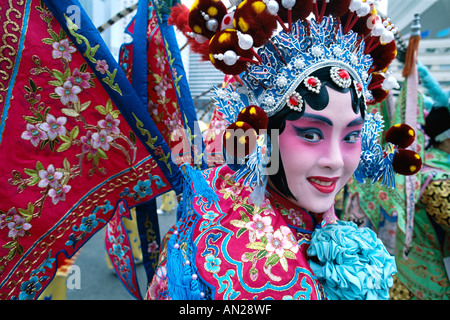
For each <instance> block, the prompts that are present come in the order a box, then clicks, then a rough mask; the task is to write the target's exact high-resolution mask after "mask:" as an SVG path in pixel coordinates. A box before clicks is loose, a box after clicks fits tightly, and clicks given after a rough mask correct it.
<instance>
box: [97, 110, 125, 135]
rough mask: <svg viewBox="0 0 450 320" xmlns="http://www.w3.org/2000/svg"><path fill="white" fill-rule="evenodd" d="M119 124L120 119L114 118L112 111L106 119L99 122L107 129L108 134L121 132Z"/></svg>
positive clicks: (101, 126)
mask: <svg viewBox="0 0 450 320" xmlns="http://www.w3.org/2000/svg"><path fill="white" fill-rule="evenodd" d="M119 124H120V120H117V119H114V118H113V117H112V115H111V114H110V113H108V115H107V116H106V118H105V119H104V120H100V121H99V122H98V125H99V126H100V128H102V129H105V130H106V133H108V134H110V133H114V134H120V130H119Z"/></svg>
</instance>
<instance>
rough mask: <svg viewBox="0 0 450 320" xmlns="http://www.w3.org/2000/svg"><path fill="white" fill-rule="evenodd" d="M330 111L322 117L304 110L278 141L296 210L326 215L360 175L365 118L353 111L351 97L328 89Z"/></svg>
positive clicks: (321, 111) (307, 107)
mask: <svg viewBox="0 0 450 320" xmlns="http://www.w3.org/2000/svg"><path fill="white" fill-rule="evenodd" d="M327 89H328V93H329V98H330V100H329V104H328V106H327V107H326V108H325V109H323V110H320V111H317V110H314V109H312V108H311V107H310V106H309V105H308V104H306V106H305V108H306V109H305V114H304V115H303V116H302V117H301V118H300V119H298V120H295V121H289V120H287V121H286V128H285V130H284V131H283V133H281V134H280V136H279V146H280V153H281V159H282V161H283V166H284V170H285V174H286V180H287V183H288V187H289V189H290V190H291V192H292V194H293V195H294V196H295V198H296V200H295V199H291V201H292V202H293V203H294V204H296V205H297V206H299V207H301V208H304V209H306V210H308V211H310V212H313V213H322V212H325V211H326V210H328V209H329V208H331V206H332V205H333V204H334V198H335V196H336V194H337V193H338V192H339V190H341V189H342V188H343V187H344V185H345V184H346V183H347V181H348V180H349V179H350V177H351V176H352V174H353V173H354V171H355V170H356V168H357V166H358V163H359V159H360V154H361V141H360V132H361V129H362V125H363V119H362V117H361V113H358V114H355V112H354V111H353V109H352V102H351V95H350V93H345V94H344V93H340V92H338V91H336V90H333V89H331V88H327Z"/></svg>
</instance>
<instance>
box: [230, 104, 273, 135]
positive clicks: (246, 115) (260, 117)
mask: <svg viewBox="0 0 450 320" xmlns="http://www.w3.org/2000/svg"><path fill="white" fill-rule="evenodd" d="M237 121H243V122H246V123H248V124H249V125H251V126H252V128H253V129H255V130H257V131H258V130H261V129H267V123H268V122H269V118H268V117H267V113H266V112H265V111H264V110H263V109H262V108H261V107H258V106H257V105H250V106H248V107H245V108H244V109H242V110H241V112H239V114H238V116H237Z"/></svg>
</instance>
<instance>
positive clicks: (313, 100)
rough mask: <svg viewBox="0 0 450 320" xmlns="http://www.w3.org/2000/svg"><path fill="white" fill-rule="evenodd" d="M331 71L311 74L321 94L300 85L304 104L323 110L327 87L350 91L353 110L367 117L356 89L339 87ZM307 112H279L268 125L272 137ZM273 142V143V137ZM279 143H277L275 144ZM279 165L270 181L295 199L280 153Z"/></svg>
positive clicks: (303, 110)
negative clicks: (319, 84) (272, 130)
mask: <svg viewBox="0 0 450 320" xmlns="http://www.w3.org/2000/svg"><path fill="white" fill-rule="evenodd" d="M330 69H331V67H326V68H322V69H319V70H317V71H315V72H313V73H312V74H311V76H314V77H317V78H318V79H319V80H320V82H321V84H322V86H321V89H320V92H319V93H315V92H312V91H310V90H308V89H307V88H306V87H305V86H304V84H303V83H302V84H300V85H299V86H298V87H297V89H296V90H295V91H297V92H298V93H299V94H300V96H302V98H303V101H304V104H305V103H307V104H308V105H309V106H310V107H311V108H313V109H314V110H323V109H325V108H326V107H327V106H328V103H329V100H330V98H329V95H328V89H327V87H330V88H332V89H334V90H336V91H338V92H341V93H347V92H349V91H350V93H351V98H352V109H353V111H354V112H355V114H358V113H359V112H361V116H362V117H363V118H364V117H365V102H364V99H363V98H358V95H357V93H356V90H355V87H354V86H353V85H351V86H350V87H349V88H342V87H340V86H338V85H337V84H336V83H335V82H334V81H333V80H332V79H331V76H330ZM304 112H305V108H304V107H303V108H302V111H301V112H298V111H294V110H292V109H290V108H289V107H288V106H285V107H284V108H283V109H282V110H280V111H279V112H277V113H276V114H275V115H273V116H271V117H270V118H269V123H268V133H269V135H270V133H271V129H278V130H279V134H281V133H282V132H283V131H284V128H285V126H286V120H290V121H295V120H297V119H300V118H301V117H302V116H303V114H304ZM270 138H271V141H272V143H274V142H273V140H272V137H270ZM275 143H277V142H275ZM278 157H279V159H278V161H279V162H278V163H279V169H278V171H277V172H276V173H275V174H274V175H272V176H271V177H270V180H271V182H272V184H273V185H274V186H275V188H276V189H277V190H278V191H279V192H280V193H282V194H283V195H284V196H285V197H288V198H293V199H295V200H297V199H296V198H295V196H294V195H293V194H292V192H291V191H290V190H289V187H288V184H287V180H286V174H285V172H284V166H283V161H282V159H281V154H280V153H278Z"/></svg>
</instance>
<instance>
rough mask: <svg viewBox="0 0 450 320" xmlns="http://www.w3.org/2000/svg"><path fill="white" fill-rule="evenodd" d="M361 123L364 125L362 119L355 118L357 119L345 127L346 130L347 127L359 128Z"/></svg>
mask: <svg viewBox="0 0 450 320" xmlns="http://www.w3.org/2000/svg"><path fill="white" fill-rule="evenodd" d="M363 123H364V119H363V118H362V117H359V118H357V119H355V120H353V121H351V122H350V123H349V124H348V125H347V128H348V127H354V126H359V125H362V124H363Z"/></svg>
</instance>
